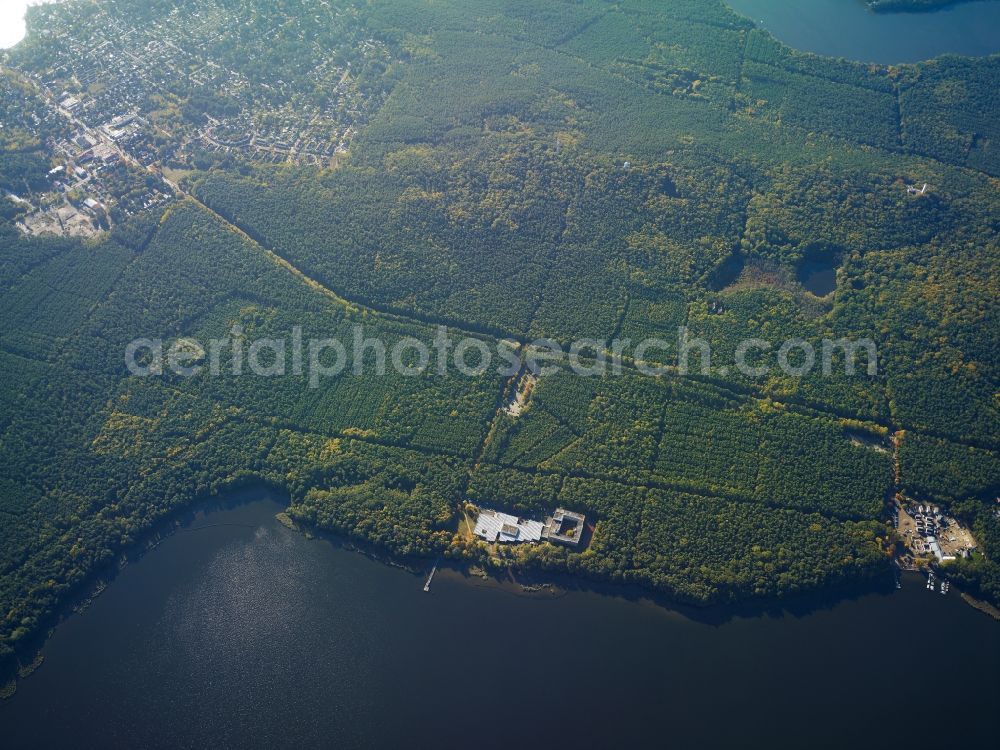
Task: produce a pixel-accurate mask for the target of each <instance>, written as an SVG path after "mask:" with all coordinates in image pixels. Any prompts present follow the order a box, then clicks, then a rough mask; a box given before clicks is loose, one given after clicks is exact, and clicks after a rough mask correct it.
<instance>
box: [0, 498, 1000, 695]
mask: <svg viewBox="0 0 1000 750" xmlns="http://www.w3.org/2000/svg"><path fill="white" fill-rule="evenodd" d="M268 500H270V501H273V502H274V503H275V504H276V505H279V506H283V507H282V508H281V509H280V510H279V511H278V512H277V513H274V514H272V517H273V519H274V521H275V522H276V523H278V524H279V525H281V526H282V527H284V528H286V529H288V530H290V531H293V532H295V533H298V534H300V535H302V536H303V537H304V538H305V539H307V540H315V541H323V542H325V543H328V544H332V545H334V546H336V547H339V548H341V549H344V550H346V551H348V552H352V553H357V554H361V555H362V556H364V557H366V558H368V559H370V560H372V561H374V562H377V563H380V564H382V565H385V566H387V567H393V568H398V569H400V570H403V571H405V572H406V573H408V574H410V575H411V576H414V577H415V578H417V579H420V580H422V579H423V577H424V576H425V575H426V573H427V568H428V565H429V564H430V562H431V561H432V558H404V557H399V556H396V555H393V554H392V553H390V552H388V551H387V550H386V549H384V548H382V547H379V546H378V545H375V544H373V543H370V542H367V541H365V540H363V539H358V538H355V537H354V536H352V535H350V534H348V533H343V532H334V531H330V530H327V529H322V528H314V527H308V526H303V525H302V524H299V523H298V522H296V521H295V520H294V519H292V518H291V517H290V516H289V515H288V514H287V512H286V511H287V509H288V507H289V496H288V493H287V491H286V490H285V489H284V488H281V487H278V486H274V485H273V484H271V483H268V482H266V481H250V482H249V483H247V484H237V485H232V486H230V487H228V488H223V489H222V490H220V491H219V492H217V493H214V494H212V495H209V496H207V497H205V498H194V499H192V500H191V501H190V502H189V503H186V504H185V505H183V506H179V507H177V508H175V509H173V510H171V511H168V512H167V513H166V514H165V515H164V517H163V518H161V519H160V520H158V521H157V522H156V523H154V525H153V526H152V527H151V528H150V529H149V530H148V531H147V532H146V534H145V535H143V537H141V538H140V539H139V540H137V541H136V543H135V544H134V545H132V546H130V547H128V548H126V549H124V550H122V551H121V552H120V553H119V555H118V556H117V557H116V559H115V560H113V561H112V562H110V563H108V565H107V566H105V567H104V568H102V569H101V570H99V571H95V572H94V573H93V575H92V576H91V577H89V578H88V580H87V581H86V582H84V583H83V584H81V588H80V589H79V590H78V591H76V592H75V593H73V594H71V595H70V596H69V598H68V599H67V600H66V602H64V604H63V605H62V606H60V607H59V608H58V610H57V611H56V612H54V613H53V614H52V616H51V618H50V619H49V621H47V622H46V623H45V625H44V626H43V627H42V628H41V629H40V630H39V631H38V632H37V633H36V634H34V635H33V636H31V637H30V638H29V639H28V641H27V644H26V646H25V647H24V648H23V649H17V650H15V651H14V653H13V655H12V656H11V657H10V658H9V660H8V661H6V663H4V664H3V665H0V701H3V700H6V699H9V698H12V697H13V696H14V695H16V691H17V684H18V682H20V680H22V679H26V678H27V677H29V676H30V675H31V674H32V673H33V672H34V671H35V670H37V669H38V668H40V667H41V666H42V665H43V662H44V659H45V657H44V654H43V651H44V648H45V645H46V644H47V643H48V640H49V638H50V637H51V636H52V634H53V632H54V631H55V629H56V628H58V627H59V625H61V624H62V623H63V622H65V621H66V620H67V619H69V618H71V617H72V616H74V615H76V614H82V613H83V612H85V611H86V610H87V608H88V607H90V605H91V604H92V603H93V602H94V600H95V599H96V598H97V597H98V596H100V595H101V593H103V592H104V591H105V589H107V587H108V586H110V585H111V584H113V583H114V580H115V578H116V577H117V575H118V574H119V573H120V572H121V571H122V570H123V569H124V568H125V567H126V566H128V565H129V564H131V563H134V562H137V561H139V560H141V559H143V558H144V557H145V556H146V555H147V554H149V553H150V552H153V551H155V550H156V549H157V548H158V547H159V546H160V545H161V544H163V543H164V542H166V541H168V540H169V539H170V538H171V537H173V536H174V535H175V534H177V533H180V532H183V531H198V530H200V529H202V528H208V527H211V526H212V525H213V524H207V525H204V526H195V527H193V528H192V524H193V523H195V522H196V521H197V520H198V519H199V517H207V516H209V515H210V514H212V513H213V512H216V511H219V510H223V509H226V508H231V507H238V506H241V505H246V504H249V503H253V502H260V501H268ZM438 574H439V575H442V574H443V576H444V577H445V578H447V579H450V580H452V581H458V582H460V583H461V585H463V586H466V587H468V588H469V589H473V590H475V589H479V590H494V591H500V592H503V593H505V594H508V595H510V596H517V597H523V598H530V599H539V600H555V599H559V598H562V597H564V596H566V595H568V594H570V593H572V592H591V593H595V594H598V595H600V596H610V597H615V598H619V599H624V600H626V601H629V602H633V603H645V604H648V605H652V606H655V607H657V608H659V609H661V610H664V611H666V612H674V613H678V614H681V615H683V616H685V617H687V618H689V619H692V620H695V621H698V622H706V623H712V624H716V625H719V624H723V623H725V622H727V621H729V620H732V619H735V618H748V617H763V616H775V615H777V614H779V613H786V614H791V615H793V616H795V617H805V616H808V615H810V614H812V613H815V612H817V611H821V610H824V609H829V608H831V607H833V606H835V605H837V604H839V603H841V602H844V601H850V600H854V599H857V598H860V597H861V596H865V595H867V594H871V593H882V594H883V595H891V594H892V593H893V592H894V591H895V573H894V569H893V567H892V566H891V565H888V566H886V568H885V569H884V570H881V571H873V572H872V574H871V575H868V576H861V577H856V578H853V579H844V580H841V581H837V582H835V583H831V584H829V585H825V586H821V587H819V588H815V589H809V590H804V591H800V592H797V593H795V594H794V595H791V596H786V597H780V596H768V597H752V598H745V599H731V600H723V601H715V602H692V601H684V600H682V599H679V598H676V597H672V596H671V595H670V594H668V593H667V592H664V591H660V590H657V589H655V588H652V587H649V586H645V585H643V584H641V583H636V582H623V581H612V580H605V579H598V578H593V577H589V576H584V575H580V574H579V573H571V572H568V571H558V570H546V569H543V568H540V567H539V568H532V567H527V568H523V567H515V566H507V567H503V568H497V569H493V568H490V567H488V566H483V565H481V564H480V562H478V561H476V560H462V559H454V558H445V557H442V558H441V559H440V562H439V566H438ZM959 593H961V596H962V598H963V600H964V601H966V603H968V604H969V605H970V606H973V607H974V608H976V609H978V610H980V611H981V612H984V613H986V614H990V615H991V616H993V617H994V618H995V619H997V620H998V621H1000V610H997V609H996V608H994V607H992V605H990V604H988V603H986V602H980V601H979V600H976V599H973V598H972V597H971V596H968V595H967V594H965V593H962V592H959Z"/></svg>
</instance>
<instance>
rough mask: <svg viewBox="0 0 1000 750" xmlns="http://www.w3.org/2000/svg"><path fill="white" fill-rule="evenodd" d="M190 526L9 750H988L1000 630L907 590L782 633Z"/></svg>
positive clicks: (63, 666) (8, 712)
mask: <svg viewBox="0 0 1000 750" xmlns="http://www.w3.org/2000/svg"><path fill="white" fill-rule="evenodd" d="M280 507H281V506H280V505H279V504H278V503H277V502H276V501H275V500H273V499H271V498H270V497H269V496H268V495H267V494H266V493H257V495H256V497H255V498H253V499H252V501H251V502H249V503H247V504H243V505H239V506H236V507H229V508H227V509H222V510H217V511H213V512H212V513H210V514H209V515H205V516H199V517H198V518H196V519H195V520H194V521H193V523H191V524H190V525H189V526H188V527H187V528H186V529H184V530H182V531H180V532H179V533H177V534H175V535H174V536H172V537H170V538H169V539H167V540H166V541H165V542H164V543H163V544H161V545H160V546H159V547H158V548H157V549H156V550H154V551H152V552H150V553H149V554H147V555H146V556H144V557H143V558H142V559H140V560H139V561H138V562H136V563H134V564H131V565H129V566H127V567H126V568H125V569H124V571H123V572H122V573H121V574H120V575H119V576H118V577H117V578H116V579H115V580H114V581H113V582H112V583H111V585H110V586H109V587H108V588H107V590H106V591H105V592H104V593H103V594H102V595H101V596H100V597H98V598H97V599H96V600H95V601H94V603H93V604H92V606H91V607H90V608H89V609H87V610H86V611H85V612H83V613H81V614H77V615H73V616H71V617H70V618H69V619H68V620H66V621H65V622H64V623H63V624H62V625H60V626H59V627H58V628H57V629H56V632H55V634H54V635H53V636H52V638H51V639H50V641H49V642H48V644H47V645H46V647H45V657H46V659H45V663H44V664H43V665H42V667H41V668H40V669H39V670H38V671H37V672H36V673H35V674H33V675H32V676H30V677H29V678H27V679H26V680H23V681H22V682H21V683H20V685H19V687H18V692H17V694H16V695H15V697H14V698H13V699H11V700H10V701H8V702H6V703H5V704H2V705H0V745H2V747H4V748H5V749H7V750H10V749H12V748H22V747H69V746H73V747H101V748H140V747H148V748H183V747H212V748H243V747H268V748H298V747H335V748H356V747H357V748H361V747H378V748H399V747H444V748H451V747H486V748H491V747H506V748H510V747H512V746H515V747H529V748H532V747H548V748H551V747H557V746H563V745H564V744H570V745H574V746H577V747H612V746H615V747H667V746H670V747H698V748H706V747H709V748H710V747H769V748H784V747H788V748H803V747H809V748H815V747H840V748H843V747H878V746H882V747H892V746H896V747H906V746H921V747H930V746H950V747H955V746H964V747H987V746H992V740H994V739H995V738H996V736H997V730H998V729H1000V726H998V718H997V712H996V706H997V705H998V701H1000V687H998V683H997V680H996V675H997V674H998V670H1000V638H998V635H1000V623H996V622H994V621H992V620H990V619H989V618H988V617H986V616H985V615H982V614H980V613H978V612H976V611H975V610H973V609H972V608H970V607H968V606H966V605H965V604H963V603H962V602H961V600H960V599H959V598H958V596H956V595H955V594H954V592H952V593H951V594H949V595H948V596H941V595H940V594H938V593H931V592H928V591H927V590H926V589H925V588H924V585H923V582H922V579H920V578H919V577H918V578H917V579H916V580H907V581H906V582H905V585H904V588H903V590H902V591H898V592H897V591H895V590H894V589H893V588H892V587H891V586H890V587H889V588H888V589H887V590H885V591H882V592H881V593H867V594H864V595H858V596H857V597H856V598H853V599H850V600H844V601H840V602H833V601H827V602H823V601H813V602H808V601H801V602H798V603H796V604H795V611H794V612H788V611H776V612H772V613H769V614H762V613H760V612H757V613H750V612H747V613H744V614H742V615H740V614H737V613H735V612H733V611H726V610H714V611H709V612H703V613H687V612H678V611H673V610H670V609H666V608H664V607H661V606H658V605H655V604H653V603H651V602H648V601H642V600H637V601H629V600H626V599H624V598H621V597H619V596H609V595H603V594H599V593H593V592H585V591H574V592H571V593H568V594H566V595H565V596H563V597H561V598H551V599H532V598H526V597H524V596H520V595H515V593H514V592H513V591H512V590H510V589H500V588H495V587H494V588H490V587H481V586H476V585H474V584H472V583H470V582H469V581H467V580H465V579H463V578H461V577H459V576H458V575H457V574H455V573H450V572H448V571H445V572H444V573H443V574H439V575H438V577H437V578H436V579H435V581H434V585H433V589H432V591H431V593H430V594H425V593H424V592H423V591H422V588H423V576H422V575H414V574H410V573H408V572H406V571H403V570H399V569H397V568H393V567H389V566H387V565H383V564H381V563H378V562H375V561H372V560H369V559H368V558H366V557H363V556H362V555H360V554H357V553H355V552H350V551H348V550H345V549H342V548H339V547H338V546H336V545H335V544H332V543H330V542H327V541H322V540H313V541H310V540H307V539H306V538H305V537H304V536H302V535H300V534H298V533H295V532H292V531H289V530H287V529H285V528H284V527H283V526H281V525H280V524H278V523H277V522H276V521H275V520H274V517H273V514H274V513H275V512H276V511H277V510H279V509H280Z"/></svg>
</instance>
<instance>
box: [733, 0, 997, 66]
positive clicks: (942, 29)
mask: <svg viewBox="0 0 1000 750" xmlns="http://www.w3.org/2000/svg"><path fill="white" fill-rule="evenodd" d="M726 3H727V4H728V5H729V6H730V7H731V8H733V10H735V11H737V12H738V13H740V14H742V15H744V16H746V17H748V18H750V19H752V20H753V21H755V22H756V23H758V24H759V25H761V26H763V27H764V28H765V29H767V30H768V31H770V32H771V33H772V34H774V36H775V37H777V38H778V39H780V40H781V41H782V42H784V43H785V44H787V45H789V46H791V47H795V48H796V49H800V50H804V51H806V52H815V53H817V54H820V55H830V56H832V57H846V58H848V59H851V60H861V61H863V62H875V63H882V64H892V63H904V62H917V61H919V60H927V59H930V58H932V57H937V56H938V55H943V54H946V53H953V54H958V55H968V56H972V57H978V56H981V55H989V54H993V53H995V52H1000V2H998V0H976V1H974V2H963V3H959V4H957V5H953V6H949V7H947V8H944V9H942V10H938V11H934V12H930V13H872V12H871V11H870V10H869V9H868V6H867V5H865V3H864V2H863V0H726Z"/></svg>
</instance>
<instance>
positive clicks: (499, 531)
mask: <svg viewBox="0 0 1000 750" xmlns="http://www.w3.org/2000/svg"><path fill="white" fill-rule="evenodd" d="M473 533H475V535H476V536H478V537H480V538H481V539H485V540H486V541H487V542H500V543H501V544H513V543H519V542H540V541H542V522H541V521H529V520H525V519H521V518H518V517H517V516H510V515H507V514H506V513H501V512H499V511H496V510H488V509H484V510H482V511H480V513H479V518H477V519H476V529H475V531H474V532H473Z"/></svg>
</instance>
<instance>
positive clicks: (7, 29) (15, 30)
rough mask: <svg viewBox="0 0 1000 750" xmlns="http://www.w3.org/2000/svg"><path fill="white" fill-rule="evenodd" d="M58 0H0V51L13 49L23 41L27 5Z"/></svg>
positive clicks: (56, 0)
mask: <svg viewBox="0 0 1000 750" xmlns="http://www.w3.org/2000/svg"><path fill="white" fill-rule="evenodd" d="M52 2H58V0H0V49H7V48H9V47H13V46H14V45H15V44H17V43H18V42H19V41H21V40H22V39H24V33H25V28H24V12H25V10H27V8H28V6H29V5H41V4H42V3H52Z"/></svg>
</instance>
